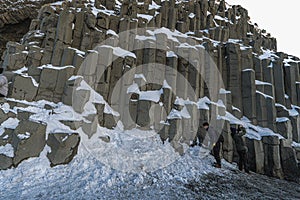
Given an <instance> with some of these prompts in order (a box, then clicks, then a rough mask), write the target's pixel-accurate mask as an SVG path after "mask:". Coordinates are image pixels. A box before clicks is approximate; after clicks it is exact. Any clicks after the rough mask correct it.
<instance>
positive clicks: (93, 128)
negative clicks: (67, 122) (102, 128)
mask: <svg viewBox="0 0 300 200" xmlns="http://www.w3.org/2000/svg"><path fill="white" fill-rule="evenodd" d="M97 128H98V116H97V115H90V116H88V117H87V119H86V120H84V121H83V124H82V130H83V132H84V133H85V134H86V135H87V136H88V137H89V138H91V137H92V136H93V135H94V134H95V133H96V132H97Z"/></svg>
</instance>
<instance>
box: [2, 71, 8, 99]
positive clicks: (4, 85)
mask: <svg viewBox="0 0 300 200" xmlns="http://www.w3.org/2000/svg"><path fill="white" fill-rule="evenodd" d="M2 73H3V68H0V97H6V96H7V93H8V81H7V78H6V77H5V76H4V75H3V74H2Z"/></svg>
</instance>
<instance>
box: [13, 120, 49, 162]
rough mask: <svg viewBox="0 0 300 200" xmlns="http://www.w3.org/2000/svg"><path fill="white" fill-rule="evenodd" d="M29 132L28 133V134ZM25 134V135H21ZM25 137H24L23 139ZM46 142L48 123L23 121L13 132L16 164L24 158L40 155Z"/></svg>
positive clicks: (14, 160)
mask: <svg viewBox="0 0 300 200" xmlns="http://www.w3.org/2000/svg"><path fill="white" fill-rule="evenodd" d="M26 133H27V134H26ZM20 135H24V137H20ZM23 138H24V139H23ZM45 144H46V125H45V124H42V123H38V122H33V121H29V120H24V121H21V122H20V123H19V125H18V127H17V128H16V129H15V130H14V132H13V139H12V145H13V147H14V150H15V156H14V158H13V164H14V166H17V165H19V164H20V162H22V161H23V160H25V159H27V158H30V157H37V156H39V155H40V153H41V152H42V150H43V149H44V146H45Z"/></svg>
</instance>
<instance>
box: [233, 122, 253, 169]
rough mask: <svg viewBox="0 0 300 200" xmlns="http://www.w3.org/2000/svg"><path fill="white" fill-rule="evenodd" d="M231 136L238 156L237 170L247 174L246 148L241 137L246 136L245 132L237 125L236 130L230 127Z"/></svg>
mask: <svg viewBox="0 0 300 200" xmlns="http://www.w3.org/2000/svg"><path fill="white" fill-rule="evenodd" d="M230 130H231V136H232V138H233V140H234V143H235V146H236V150H237V152H238V154H239V163H238V165H239V170H240V171H243V169H244V170H245V172H246V173H249V167H248V148H247V146H246V144H245V142H244V140H243V136H244V135H246V130H245V128H244V127H243V126H242V125H238V127H237V128H235V127H231V128H230Z"/></svg>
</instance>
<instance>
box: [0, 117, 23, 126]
mask: <svg viewBox="0 0 300 200" xmlns="http://www.w3.org/2000/svg"><path fill="white" fill-rule="evenodd" d="M19 122H20V121H19V120H18V119H17V118H8V119H7V120H6V121H4V122H2V124H1V127H3V128H8V129H15V128H17V126H18V125H19Z"/></svg>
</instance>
